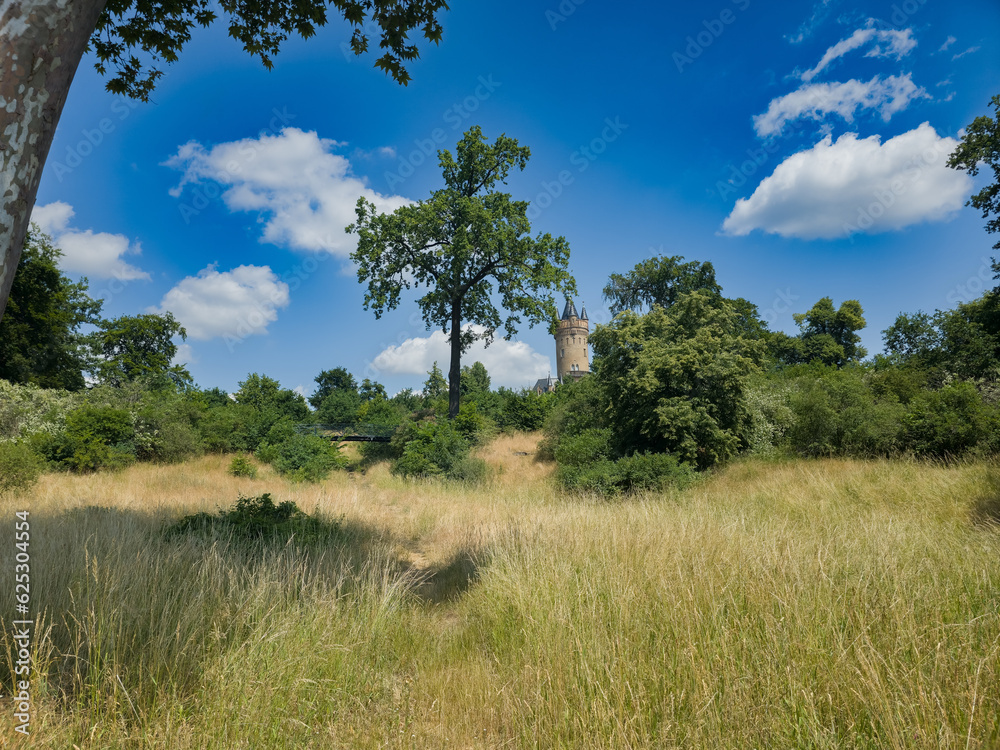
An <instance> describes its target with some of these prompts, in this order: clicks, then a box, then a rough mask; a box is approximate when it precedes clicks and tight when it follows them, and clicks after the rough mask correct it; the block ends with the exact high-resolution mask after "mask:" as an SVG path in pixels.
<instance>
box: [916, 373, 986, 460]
mask: <svg viewBox="0 0 1000 750" xmlns="http://www.w3.org/2000/svg"><path fill="white" fill-rule="evenodd" d="M998 431H1000V420H998V416H997V412H996V410H995V409H993V408H991V407H990V406H988V405H987V404H985V403H984V402H983V399H982V397H981V396H980V395H979V392H978V391H977V390H976V388H975V386H973V385H972V384H971V383H965V382H962V383H954V384H950V385H946V386H945V387H944V388H942V389H941V390H939V391H929V392H925V393H922V394H920V395H919V396H916V397H915V398H914V399H913V400H912V401H911V402H910V408H909V410H908V412H907V414H906V417H905V435H904V437H905V441H906V445H907V447H908V448H909V449H910V450H912V451H913V452H914V453H916V454H917V455H920V456H940V457H947V456H958V455H961V454H962V453H965V452H966V451H970V450H973V449H979V450H981V451H989V450H996V449H997V448H1000V440H998V438H1000V435H998Z"/></svg>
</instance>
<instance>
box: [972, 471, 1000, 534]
mask: <svg viewBox="0 0 1000 750" xmlns="http://www.w3.org/2000/svg"><path fill="white" fill-rule="evenodd" d="M971 516H972V522H973V523H974V524H976V525H977V526H987V527H993V528H996V529H998V530H1000V474H990V475H989V476H988V477H987V489H986V492H984V493H983V494H982V495H981V496H980V497H978V498H977V499H976V500H975V501H973V503H972V509H971Z"/></svg>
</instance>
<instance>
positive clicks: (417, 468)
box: [392, 419, 469, 477]
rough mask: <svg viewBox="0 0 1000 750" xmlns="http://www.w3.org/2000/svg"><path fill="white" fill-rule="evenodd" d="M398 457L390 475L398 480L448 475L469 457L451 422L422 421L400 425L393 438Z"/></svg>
mask: <svg viewBox="0 0 1000 750" xmlns="http://www.w3.org/2000/svg"><path fill="white" fill-rule="evenodd" d="M392 444H393V445H394V446H395V447H396V449H397V450H398V451H399V457H398V458H397V459H396V460H395V461H394V462H393V464H392V472H393V473H394V474H399V475H401V476H421V477H425V476H438V475H442V474H447V473H448V472H449V471H451V469H452V467H453V466H454V465H455V464H456V463H458V462H459V461H460V460H461V459H463V458H465V457H467V456H468V455H469V443H468V441H467V440H466V439H465V438H464V437H463V436H462V435H461V434H460V433H459V432H458V430H457V429H456V428H455V425H454V424H453V423H452V421H451V420H447V419H441V420H438V419H423V420H420V421H419V422H409V423H407V424H405V425H403V426H402V427H401V428H400V430H399V431H398V432H397V433H396V435H395V436H393V439H392Z"/></svg>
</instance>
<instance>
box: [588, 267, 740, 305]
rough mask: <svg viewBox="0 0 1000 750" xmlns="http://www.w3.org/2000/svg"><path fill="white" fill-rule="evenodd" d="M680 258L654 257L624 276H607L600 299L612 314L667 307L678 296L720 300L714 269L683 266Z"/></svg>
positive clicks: (719, 287)
mask: <svg viewBox="0 0 1000 750" xmlns="http://www.w3.org/2000/svg"><path fill="white" fill-rule="evenodd" d="M683 261H684V257H683V256H681V255H673V256H670V257H665V256H657V257H655V258H650V259H648V260H644V261H642V262H640V263H638V264H637V265H636V266H635V268H633V269H632V270H631V271H629V272H628V274H626V275H624V276H623V275H621V274H617V273H613V274H611V278H610V279H609V281H608V285H607V286H606V287H604V299H605V300H607V302H608V304H609V305H610V308H611V312H612V314H617V313H620V312H623V311H624V310H632V311H634V312H641V310H642V309H643V308H644V307H645V308H646V309H648V310H652V309H653V306H654V305H660V306H661V307H670V306H671V305H672V304H674V302H675V301H676V300H677V297H678V296H679V295H681V294H688V293H689V292H693V291H696V290H703V291H705V292H707V293H708V294H710V295H712V296H714V297H721V296H722V287H721V286H719V284H718V283H717V282H716V280H715V268H714V267H713V266H712V264H711V263H709V262H707V261H706V262H704V263H702V262H699V261H696V260H692V261H688V262H687V263H684V262H683Z"/></svg>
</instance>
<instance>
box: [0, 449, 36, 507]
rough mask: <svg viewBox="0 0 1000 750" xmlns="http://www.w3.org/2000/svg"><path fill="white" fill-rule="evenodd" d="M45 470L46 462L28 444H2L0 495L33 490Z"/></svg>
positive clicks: (0, 451) (0, 453) (0, 450)
mask: <svg viewBox="0 0 1000 750" xmlns="http://www.w3.org/2000/svg"><path fill="white" fill-rule="evenodd" d="M43 469H44V462H43V461H42V459H41V457H40V456H38V454H36V453H35V452H34V451H33V450H31V447H30V446H29V445H28V444H27V443H21V442H17V443H14V442H4V443H0V495H4V494H8V493H10V494H17V493H21V492H25V491H27V490H29V489H31V488H32V487H33V486H34V485H35V483H36V482H37V481H38V477H39V476H40V475H41V473H42V470H43Z"/></svg>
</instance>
